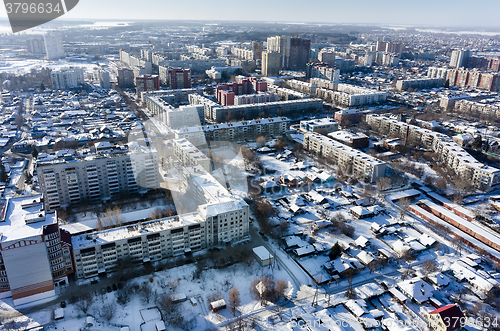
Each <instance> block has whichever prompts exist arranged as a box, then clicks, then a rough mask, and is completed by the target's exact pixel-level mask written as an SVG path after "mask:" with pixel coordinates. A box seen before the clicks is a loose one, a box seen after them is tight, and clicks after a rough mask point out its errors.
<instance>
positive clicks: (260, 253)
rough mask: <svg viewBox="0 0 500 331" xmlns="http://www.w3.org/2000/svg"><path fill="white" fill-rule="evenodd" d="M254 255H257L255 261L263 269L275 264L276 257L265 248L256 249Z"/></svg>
mask: <svg viewBox="0 0 500 331" xmlns="http://www.w3.org/2000/svg"><path fill="white" fill-rule="evenodd" d="M253 253H254V254H255V259H256V260H257V261H258V262H259V264H260V265H261V266H262V267H265V266H268V265H270V264H271V263H273V260H274V256H273V255H272V254H271V253H270V252H269V251H268V250H267V249H266V248H265V247H264V246H259V247H255V248H254V249H253Z"/></svg>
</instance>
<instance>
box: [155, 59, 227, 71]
mask: <svg viewBox="0 0 500 331" xmlns="http://www.w3.org/2000/svg"><path fill="white" fill-rule="evenodd" d="M158 65H161V66H164V67H174V68H189V69H191V70H192V71H196V72H204V71H205V70H208V69H210V68H212V67H221V66H225V65H226V60H225V59H211V58H207V59H195V58H188V59H185V60H163V61H160V62H158Z"/></svg>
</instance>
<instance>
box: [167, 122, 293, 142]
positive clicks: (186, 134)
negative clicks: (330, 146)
mask: <svg viewBox="0 0 500 331" xmlns="http://www.w3.org/2000/svg"><path fill="white" fill-rule="evenodd" d="M289 126H290V119H289V118H287V117H270V118H261V119H256V120H249V121H240V122H231V123H217V124H207V125H197V126H192V127H184V128H180V129H178V130H176V131H175V137H176V138H185V139H187V140H189V141H191V142H192V143H193V144H194V145H196V146H199V145H204V144H206V143H207V142H209V141H242V140H252V141H253V140H255V139H257V138H258V137H260V136H265V137H277V136H280V135H284V134H285V132H286V130H287V129H288V127H289Z"/></svg>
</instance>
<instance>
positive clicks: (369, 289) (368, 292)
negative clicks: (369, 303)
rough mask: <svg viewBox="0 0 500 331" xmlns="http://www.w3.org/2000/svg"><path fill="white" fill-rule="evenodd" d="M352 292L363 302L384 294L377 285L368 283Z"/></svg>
mask: <svg viewBox="0 0 500 331" xmlns="http://www.w3.org/2000/svg"><path fill="white" fill-rule="evenodd" d="M354 292H356V294H357V295H358V296H359V297H360V298H361V299H363V300H367V299H370V298H373V297H375V296H379V295H382V294H384V292H385V291H384V289H383V288H382V287H380V285H378V284H377V283H368V284H365V285H362V286H358V287H356V288H355V289H354Z"/></svg>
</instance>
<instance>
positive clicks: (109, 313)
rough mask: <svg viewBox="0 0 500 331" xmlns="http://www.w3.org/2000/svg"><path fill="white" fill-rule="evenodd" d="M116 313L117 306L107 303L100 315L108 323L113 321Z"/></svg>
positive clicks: (101, 309)
mask: <svg viewBox="0 0 500 331" xmlns="http://www.w3.org/2000/svg"><path fill="white" fill-rule="evenodd" d="M115 313H116V305H114V304H112V303H107V304H105V305H103V306H102V307H101V308H100V310H99V315H100V316H101V317H102V318H104V319H105V320H106V321H111V319H112V318H113V317H114V316H115Z"/></svg>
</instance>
